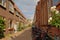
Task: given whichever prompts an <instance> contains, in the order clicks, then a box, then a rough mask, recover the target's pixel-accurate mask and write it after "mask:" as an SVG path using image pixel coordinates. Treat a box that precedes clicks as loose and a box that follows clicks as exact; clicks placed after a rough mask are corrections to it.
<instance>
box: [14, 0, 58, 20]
mask: <svg viewBox="0 0 60 40" xmlns="http://www.w3.org/2000/svg"><path fill="white" fill-rule="evenodd" d="M38 1H39V0H14V2H15V3H16V5H17V6H18V8H19V9H20V10H21V11H22V14H23V15H24V16H25V17H26V18H27V19H33V17H34V13H35V8H36V5H37V2H38ZM57 1H58V0H53V2H54V3H55V4H56V2H57ZM55 4H54V5H55Z"/></svg>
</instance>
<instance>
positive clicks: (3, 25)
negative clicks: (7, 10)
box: [0, 18, 5, 39]
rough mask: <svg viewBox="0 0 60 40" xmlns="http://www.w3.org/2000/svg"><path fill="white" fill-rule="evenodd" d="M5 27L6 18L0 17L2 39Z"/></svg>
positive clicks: (0, 36)
mask: <svg viewBox="0 0 60 40" xmlns="http://www.w3.org/2000/svg"><path fill="white" fill-rule="evenodd" d="M4 28H5V24H4V20H3V19H2V18H0V39H1V38H3V37H4Z"/></svg>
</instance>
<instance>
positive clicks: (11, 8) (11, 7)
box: [9, 1, 14, 12]
mask: <svg viewBox="0 0 60 40" xmlns="http://www.w3.org/2000/svg"><path fill="white" fill-rule="evenodd" d="M9 11H11V12H14V7H13V4H12V3H11V2H10V1H9Z"/></svg>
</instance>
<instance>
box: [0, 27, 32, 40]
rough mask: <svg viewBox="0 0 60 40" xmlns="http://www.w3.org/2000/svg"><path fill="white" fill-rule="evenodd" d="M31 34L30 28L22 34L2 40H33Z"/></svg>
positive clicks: (18, 33)
mask: <svg viewBox="0 0 60 40" xmlns="http://www.w3.org/2000/svg"><path fill="white" fill-rule="evenodd" d="M31 32H32V30H31V27H28V28H26V29H24V30H22V31H20V32H17V33H15V34H13V35H11V37H5V38H3V39H0V40H32V34H31Z"/></svg>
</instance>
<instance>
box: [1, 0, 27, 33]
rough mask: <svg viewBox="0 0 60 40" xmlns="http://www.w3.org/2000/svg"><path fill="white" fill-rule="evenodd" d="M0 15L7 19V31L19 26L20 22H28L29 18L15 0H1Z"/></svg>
mask: <svg viewBox="0 0 60 40" xmlns="http://www.w3.org/2000/svg"><path fill="white" fill-rule="evenodd" d="M0 17H2V18H3V20H5V24H6V25H5V26H6V33H8V32H9V31H8V29H11V28H14V29H15V30H17V29H16V28H17V27H18V24H19V23H23V24H26V23H27V20H26V18H25V16H24V15H23V14H22V12H21V10H19V8H18V7H17V6H16V4H15V3H14V2H13V0H0Z"/></svg>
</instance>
